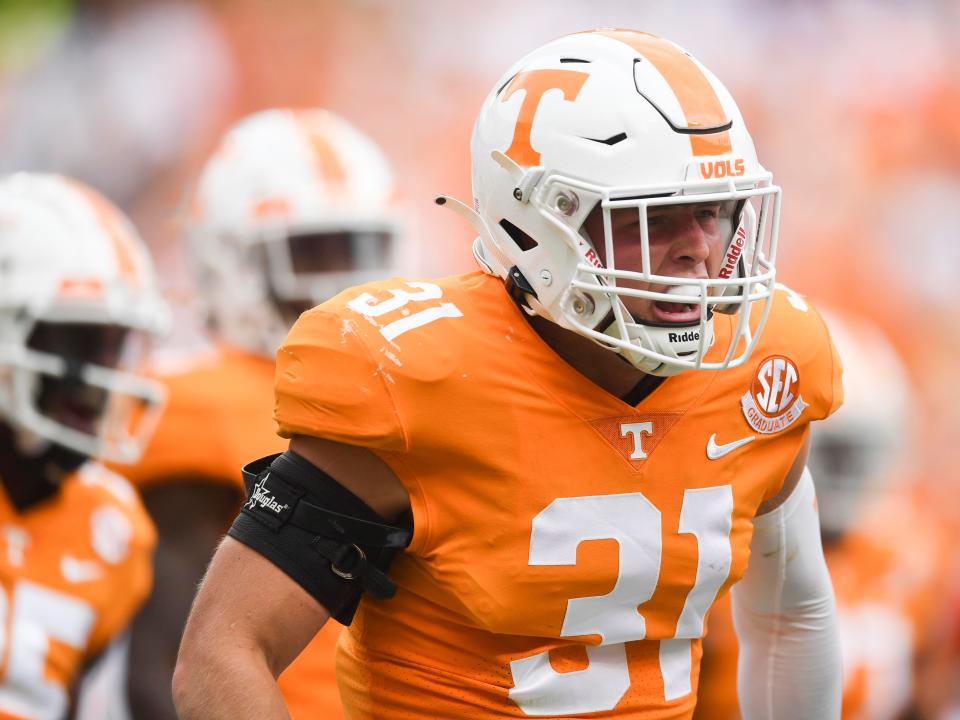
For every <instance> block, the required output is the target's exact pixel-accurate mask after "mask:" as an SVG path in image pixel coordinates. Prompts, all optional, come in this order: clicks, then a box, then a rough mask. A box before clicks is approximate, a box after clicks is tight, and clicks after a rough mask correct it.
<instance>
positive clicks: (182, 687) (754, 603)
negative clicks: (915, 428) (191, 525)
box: [174, 29, 842, 720]
mask: <svg viewBox="0 0 960 720" xmlns="http://www.w3.org/2000/svg"><path fill="white" fill-rule="evenodd" d="M472 155H473V181H474V183H473V187H474V198H473V203H472V206H469V205H466V204H462V203H457V202H456V201H454V200H452V199H450V198H446V197H441V198H438V202H439V203H441V204H445V205H447V206H452V207H454V208H455V209H456V210H457V211H458V212H459V213H461V214H462V215H463V216H464V217H466V218H468V219H470V220H471V221H472V223H473V225H474V227H475V229H476V230H477V233H478V235H479V238H478V240H477V241H476V243H475V255H476V257H477V260H478V262H479V264H480V266H481V272H475V273H470V274H466V275H460V276H456V277H449V278H444V279H439V280H432V281H420V280H409V281H406V280H397V279H394V280H390V281H387V282H380V283H369V284H366V285H363V286H360V287H356V288H352V289H350V290H348V291H346V292H344V293H341V294H340V295H338V296H337V297H336V298H334V299H332V300H330V301H328V302H326V303H324V304H323V305H320V306H319V307H317V308H314V309H313V310H311V311H309V312H307V313H305V314H303V315H302V316H301V317H300V319H299V320H298V321H297V323H296V324H295V325H294V327H293V329H292V330H291V331H290V333H289V334H288V336H287V337H286V339H285V341H284V343H283V345H282V346H281V347H280V349H279V351H278V353H277V374H276V408H275V418H276V420H277V422H278V424H279V429H280V432H281V434H283V435H285V436H288V437H290V438H291V442H290V446H289V449H288V450H287V451H286V452H284V453H281V454H279V455H276V456H270V457H267V458H263V459H261V460H259V461H255V462H252V463H250V464H249V465H248V466H247V468H246V474H247V478H248V482H249V500H248V502H247V503H246V504H245V505H244V508H243V510H242V512H241V514H240V515H239V517H238V518H237V520H236V521H235V523H234V525H233V526H232V528H231V530H230V537H228V538H227V539H226V540H225V541H224V542H223V543H222V544H221V546H220V548H219V549H218V552H217V554H216V555H215V557H214V559H213V561H212V563H211V567H210V569H209V571H208V574H207V577H206V579H205V581H204V584H203V586H202V588H201V590H200V592H199V595H198V597H197V600H196V601H195V604H194V608H193V611H192V616H191V619H190V621H188V624H187V628H186V631H185V634H184V640H183V644H182V646H181V652H180V657H179V661H178V668H177V671H176V674H175V679H174V695H175V697H176V700H177V704H178V709H179V710H180V712H181V717H182V718H184V719H185V720H194V719H199V718H204V719H205V720H209V719H210V718H220V717H222V718H228V717H229V718H240V717H248V718H283V717H286V714H285V710H284V708H283V703H282V698H281V696H280V694H279V692H278V690H277V687H276V685H275V683H274V681H273V678H274V677H275V676H276V675H277V674H279V673H280V672H281V671H282V669H283V668H284V667H285V666H286V664H287V663H288V662H289V660H290V658H292V657H294V656H295V655H296V654H297V652H298V651H299V649H300V648H301V647H302V645H303V644H304V643H305V642H306V641H307V639H309V638H310V637H311V636H312V635H313V633H314V632H316V629H317V628H318V627H320V626H322V625H323V624H324V623H325V622H326V621H327V619H328V618H329V617H333V618H334V619H335V620H336V621H338V622H340V623H342V624H344V625H349V629H348V630H347V631H346V632H345V633H344V634H343V635H342V636H341V640H340V643H339V645H338V662H337V670H338V682H339V686H340V692H341V696H342V698H343V701H344V707H345V710H346V714H347V716H348V717H353V718H376V717H384V718H391V719H397V718H399V719H408V718H409V719H412V718H423V717H430V718H464V717H484V718H492V717H525V716H540V717H544V716H549V717H566V716H572V715H578V716H579V715H582V714H586V713H594V714H596V716H598V717H601V716H602V717H609V718H614V717H616V718H689V717H690V715H691V713H692V712H693V708H694V705H695V702H696V691H697V677H698V671H697V669H698V664H699V659H700V654H701V637H702V635H703V630H704V616H705V615H706V613H707V611H708V610H709V608H710V606H711V605H712V603H713V602H714V600H715V598H716V597H718V596H719V595H722V594H724V593H725V592H726V591H727V590H728V589H729V588H730V586H731V585H733V584H734V583H738V584H737V586H736V589H737V592H736V603H735V604H736V610H737V617H738V624H739V628H740V637H741V641H742V646H743V648H744V652H742V653H741V663H742V668H741V673H740V678H741V699H742V703H743V706H744V708H745V713H746V715H747V717H749V718H771V717H774V718H777V720H792V719H794V718H796V719H798V720H799V719H800V718H803V719H805V720H809V719H810V718H823V719H830V718H837V717H838V716H839V711H840V651H839V641H838V633H837V621H836V609H835V605H834V599H833V591H832V588H831V585H830V578H829V575H828V573H827V569H826V565H825V563H824V560H823V553H822V548H821V544H820V532H819V523H818V520H817V515H816V509H815V502H814V486H813V481H812V480H811V477H810V473H809V472H808V471H807V470H806V469H805V465H806V458H807V438H808V433H809V423H810V421H812V420H815V419H818V418H822V417H825V416H827V415H829V414H830V413H832V412H833V411H834V410H835V409H836V407H837V406H838V405H839V404H840V402H841V395H842V388H841V383H840V362H839V360H838V358H837V356H836V353H835V352H834V350H833V346H832V344H831V342H830V339H829V336H828V334H827V331H826V329H825V326H824V324H823V322H822V321H821V319H820V317H819V316H818V315H817V313H816V312H815V311H814V310H813V309H812V308H811V307H810V306H809V305H807V303H806V302H805V301H804V300H803V298H801V297H799V296H797V295H796V294H794V293H792V292H790V291H787V290H784V289H778V288H777V287H776V286H775V278H774V275H775V260H776V245H777V226H778V217H779V208H780V189H779V188H778V187H777V186H776V185H774V184H773V182H772V177H771V175H770V174H769V173H768V172H767V171H766V170H764V168H763V167H762V166H761V165H760V164H759V162H758V160H757V156H756V153H755V151H754V148H753V144H752V141H751V139H750V136H749V134H748V133H747V131H746V129H745V127H744V124H743V119H742V117H741V115H740V112H739V110H738V109H737V107H736V105H735V104H734V102H733V100H732V98H731V96H730V94H729V93H728V92H727V91H726V89H725V88H724V87H723V86H722V85H721V84H720V82H719V81H718V80H717V79H716V78H715V77H714V76H713V75H712V74H711V73H710V72H709V71H708V70H707V69H706V68H704V67H703V66H702V65H701V64H700V63H699V62H697V61H696V60H695V59H694V58H693V57H692V56H690V54H689V53H687V52H686V51H684V50H683V49H681V48H680V47H678V46H677V45H675V44H673V43H671V42H669V41H667V40H663V39H661V38H658V37H655V36H652V35H648V34H645V33H640V32H636V31H632V30H611V29H604V30H596V31H590V32H583V33H577V34H574V35H571V36H567V37H564V38H561V39H559V40H556V41H554V42H551V43H549V44H547V45H545V46H544V47H542V48H540V49H538V50H536V51H534V52H532V53H530V54H529V55H527V56H526V57H524V58H523V59H521V60H520V61H519V62H518V63H516V64H515V65H514V66H513V67H511V68H510V69H509V70H508V71H507V72H506V73H505V74H504V75H503V77H502V78H501V79H500V81H499V82H498V83H497V84H496V86H495V88H494V90H493V92H492V93H491V94H490V95H489V96H488V98H487V99H486V101H485V103H484V104H483V107H482V108H481V110H480V114H479V117H478V119H477V122H476V125H475V128H474V134H473V142H472ZM761 330H762V331H763V332H762V334H761ZM700 370H708V371H710V372H698V371H700ZM391 560H393V563H392V567H391ZM748 560H749V564H748Z"/></svg>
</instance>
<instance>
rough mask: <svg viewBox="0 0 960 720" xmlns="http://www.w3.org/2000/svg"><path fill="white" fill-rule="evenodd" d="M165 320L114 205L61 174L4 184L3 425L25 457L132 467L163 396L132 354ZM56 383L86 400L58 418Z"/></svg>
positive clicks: (0, 260)
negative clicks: (64, 454)
mask: <svg viewBox="0 0 960 720" xmlns="http://www.w3.org/2000/svg"><path fill="white" fill-rule="evenodd" d="M167 318H168V313H167V307H166V305H165V304H164V302H163V300H162V298H161V297H160V295H159V293H158V292H157V289H156V282H155V278H154V273H153V267H152V264H151V261H150V257H149V255H148V254H147V251H146V248H145V247H144V245H143V243H142V242H141V240H140V238H139V236H138V235H137V233H136V230H134V228H133V226H132V225H131V224H130V221H129V220H128V219H127V218H126V217H125V216H124V215H123V214H122V213H121V212H120V211H119V210H118V209H117V208H116V207H114V206H113V204H112V203H110V202H109V201H108V200H107V199H106V198H104V197H103V196H102V195H100V194H99V193H97V192H96V191H94V190H92V189H91V188H89V187H87V186H85V185H82V184H81V183H79V182H75V181H72V180H69V179H67V178H64V177H60V176H56V175H40V174H29V173H18V174H15V175H9V176H6V177H4V178H0V419H2V420H3V421H5V422H7V423H8V424H9V425H10V426H11V428H12V429H13V430H14V431H15V432H16V433H17V441H18V445H19V446H20V447H21V449H23V450H24V451H25V452H30V453H39V452H41V451H43V449H44V448H46V447H48V446H49V444H50V443H57V444H59V445H62V446H65V447H67V448H70V449H72V450H75V451H77V452H78V453H81V454H83V455H87V456H94V457H98V458H100V459H104V460H111V461H117V462H133V461H135V460H136V459H137V458H138V457H139V456H140V453H141V452H142V450H143V447H144V445H145V442H146V440H147V439H148V437H149V434H150V432H152V430H153V427H154V425H155V424H156V420H157V419H158V415H159V412H160V411H161V410H162V404H163V400H164V391H163V388H162V386H160V385H159V384H157V383H155V382H153V381H150V380H148V379H146V378H144V377H141V376H140V375H137V374H135V373H133V372H131V370H133V369H134V365H135V364H136V363H137V362H138V361H139V358H137V357H136V356H135V349H136V348H137V347H139V346H141V345H142V343H140V342H138V341H139V340H143V339H144V333H158V332H161V331H162V330H164V329H165V326H166V323H167ZM107 338H110V339H111V340H110V341H109V342H108V341H107ZM104 358H109V360H106V361H104V362H99V360H103V359H104ZM51 382H53V383H57V382H60V383H68V384H70V385H71V387H73V388H82V389H81V390H79V391H78V392H79V393H80V394H83V393H86V397H87V399H86V400H75V401H74V404H72V405H69V406H68V407H66V408H64V407H58V408H57V412H51V409H50V408H48V407H45V406H44V400H43V399H42V397H41V396H42V395H43V393H44V392H45V390H46V389H47V388H49V387H50V386H51ZM91 394H92V395H93V396H94V397H96V398H98V399H97V400H95V401H91V400H90V399H89V398H90V396H91ZM91 402H92V403H93V406H92V407H91ZM80 416H83V417H80Z"/></svg>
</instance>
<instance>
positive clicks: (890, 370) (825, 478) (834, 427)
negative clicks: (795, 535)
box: [808, 312, 913, 537]
mask: <svg viewBox="0 0 960 720" xmlns="http://www.w3.org/2000/svg"><path fill="white" fill-rule="evenodd" d="M823 316H824V320H825V321H826V323H827V327H829V328H830V336H831V337H832V338H833V342H834V345H835V346H836V348H837V352H838V353H839V355H840V359H841V361H842V362H843V395H844V397H843V405H841V406H840V408H839V409H838V410H837V411H836V412H835V413H834V414H833V415H831V416H830V417H828V418H826V419H825V420H822V421H820V422H815V423H812V425H811V436H810V438H811V445H810V458H809V461H808V464H809V467H810V472H811V474H812V475H813V480H814V483H815V484H816V486H817V496H818V499H819V503H818V504H819V508H820V526H821V528H822V530H823V533H824V535H825V536H827V537H838V536H840V535H842V534H843V533H844V532H846V531H847V530H848V529H849V528H850V527H851V526H853V525H854V524H855V523H856V522H857V520H858V518H859V517H861V516H862V510H864V509H865V508H866V506H867V504H868V503H869V502H870V501H871V500H873V499H876V498H877V497H878V496H879V495H880V494H882V493H883V492H884V491H886V490H888V489H889V488H890V487H891V483H892V481H893V480H894V478H895V477H896V475H897V473H898V472H902V471H903V467H902V463H903V459H904V451H905V450H906V448H907V445H908V440H909V432H910V427H911V426H912V414H913V408H912V397H911V396H912V386H911V383H910V378H909V375H908V373H907V370H906V367H905V366H904V364H903V361H902V360H901V358H900V356H899V355H898V353H897V351H896V350H895V349H894V348H893V346H892V345H891V344H890V341H889V340H887V338H886V337H885V336H884V335H883V333H882V332H881V331H880V330H879V329H878V328H877V327H875V326H874V325H872V324H871V323H869V322H867V321H866V320H862V319H857V318H853V317H844V316H840V315H836V314H832V313H829V312H825V313H823Z"/></svg>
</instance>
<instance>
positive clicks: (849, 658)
mask: <svg viewBox="0 0 960 720" xmlns="http://www.w3.org/2000/svg"><path fill="white" fill-rule="evenodd" d="M828 319H829V325H830V329H831V334H832V336H833V338H834V340H835V342H836V346H837V348H838V350H839V351H840V354H841V356H842V357H843V362H844V367H845V376H844V385H845V392H844V405H843V407H842V408H841V409H840V410H839V411H838V412H837V413H836V414H834V415H833V416H831V417H830V418H829V419H828V420H826V421H825V422H823V423H817V425H816V426H815V427H814V429H813V432H812V446H811V451H810V463H809V464H810V469H811V472H812V474H813V477H814V478H815V481H816V486H817V496H818V499H819V509H820V517H821V533H822V538H823V544H824V549H825V552H826V558H827V566H828V567H829V569H830V574H831V577H832V578H833V582H834V586H835V588H836V595H837V607H838V612H839V617H840V638H841V648H842V652H843V671H844V686H843V713H842V716H843V718H845V719H846V720H894V719H895V718H902V717H913V716H914V714H912V713H916V712H918V710H919V706H920V705H924V706H926V705H928V703H927V701H926V699H925V698H923V697H921V695H922V693H921V692H920V690H921V688H920V687H918V685H917V683H916V682H915V681H916V680H918V679H919V680H922V679H923V678H922V677H921V676H922V675H923V674H925V673H926V672H928V671H929V670H930V669H932V668H928V667H925V665H926V664H927V661H928V659H931V658H934V657H935V656H936V655H937V654H938V653H936V652H933V650H934V643H935V642H936V641H935V640H934V638H935V635H936V634H937V633H938V628H936V627H935V625H936V624H937V623H938V621H939V620H940V618H941V617H942V615H941V611H942V609H943V608H941V607H938V605H937V601H938V599H940V598H945V597H947V594H948V591H949V588H948V587H947V582H946V581H945V578H949V577H950V570H951V568H950V567H949V563H950V559H949V558H950V555H949V550H948V545H947V539H946V538H947V534H946V532H945V528H944V526H943V523H942V522H941V521H938V514H937V512H936V511H935V510H934V509H933V508H931V507H929V506H928V505H927V501H925V499H924V496H923V492H922V485H921V483H919V482H917V481H916V480H915V479H914V478H911V477H910V475H909V473H910V472H911V470H910V467H909V465H908V463H907V462H906V459H907V453H906V450H907V449H908V447H909V442H910V433H911V426H912V425H913V424H914V422H915V419H916V418H915V416H914V408H913V388H912V386H911V383H910V380H909V376H908V374H907V371H906V368H905V367H904V365H903V362H902V361H901V360H900V358H899V356H898V355H897V353H896V351H895V350H894V348H893V347H892V346H891V345H890V342H889V341H888V340H887V339H886V338H885V337H884V336H883V335H882V333H880V331H879V330H878V329H877V328H875V327H874V326H873V325H871V324H870V323H868V322H866V321H864V320H861V319H857V318H854V317H845V316H837V315H835V314H830V315H828ZM709 624H710V633H709V635H708V636H707V641H706V643H705V645H704V662H703V672H702V674H701V686H700V688H701V691H700V697H701V699H702V706H701V707H699V708H698V709H697V714H696V717H697V718H698V720H732V719H733V718H738V717H739V713H738V711H737V705H738V703H737V698H736V693H735V682H736V680H735V678H734V676H733V674H732V673H731V672H730V671H729V667H730V665H731V664H734V665H735V664H736V655H737V647H736V638H735V637H734V635H733V632H732V628H730V608H729V604H722V605H721V604H719V603H718V607H717V608H716V612H714V613H713V614H711V617H710V623H709ZM917 716H922V717H928V716H929V717H933V713H931V712H930V711H929V708H928V707H925V708H924V712H920V713H919V715H917Z"/></svg>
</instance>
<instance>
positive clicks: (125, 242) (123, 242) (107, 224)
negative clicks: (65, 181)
mask: <svg viewBox="0 0 960 720" xmlns="http://www.w3.org/2000/svg"><path fill="white" fill-rule="evenodd" d="M69 182H70V184H71V185H72V186H73V187H74V188H75V189H77V190H79V191H80V192H81V193H82V194H83V196H84V197H85V198H86V199H87V201H88V202H89V203H90V206H91V207H92V208H93V211H94V213H95V214H96V217H97V222H98V223H99V225H100V227H101V228H103V230H104V232H105V233H106V235H107V237H109V238H110V242H111V243H112V245H113V253H114V257H116V259H117V268H118V270H119V271H120V276H121V277H122V278H124V279H126V280H127V281H129V282H130V283H131V284H132V285H134V286H135V287H140V286H142V285H143V282H142V279H141V277H140V270H141V268H140V264H139V262H138V258H137V249H136V248H135V247H134V246H133V242H134V241H133V238H132V237H131V235H130V229H129V227H128V225H127V222H126V219H125V218H124V217H123V216H122V215H121V214H120V211H119V210H118V209H117V208H116V207H114V206H113V204H112V203H111V202H110V201H109V200H107V199H106V198H105V197H104V196H103V195H101V194H100V193H98V192H97V191H95V190H93V189H92V188H89V187H87V186H86V185H83V184H82V183H78V182H73V181H69Z"/></svg>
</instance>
